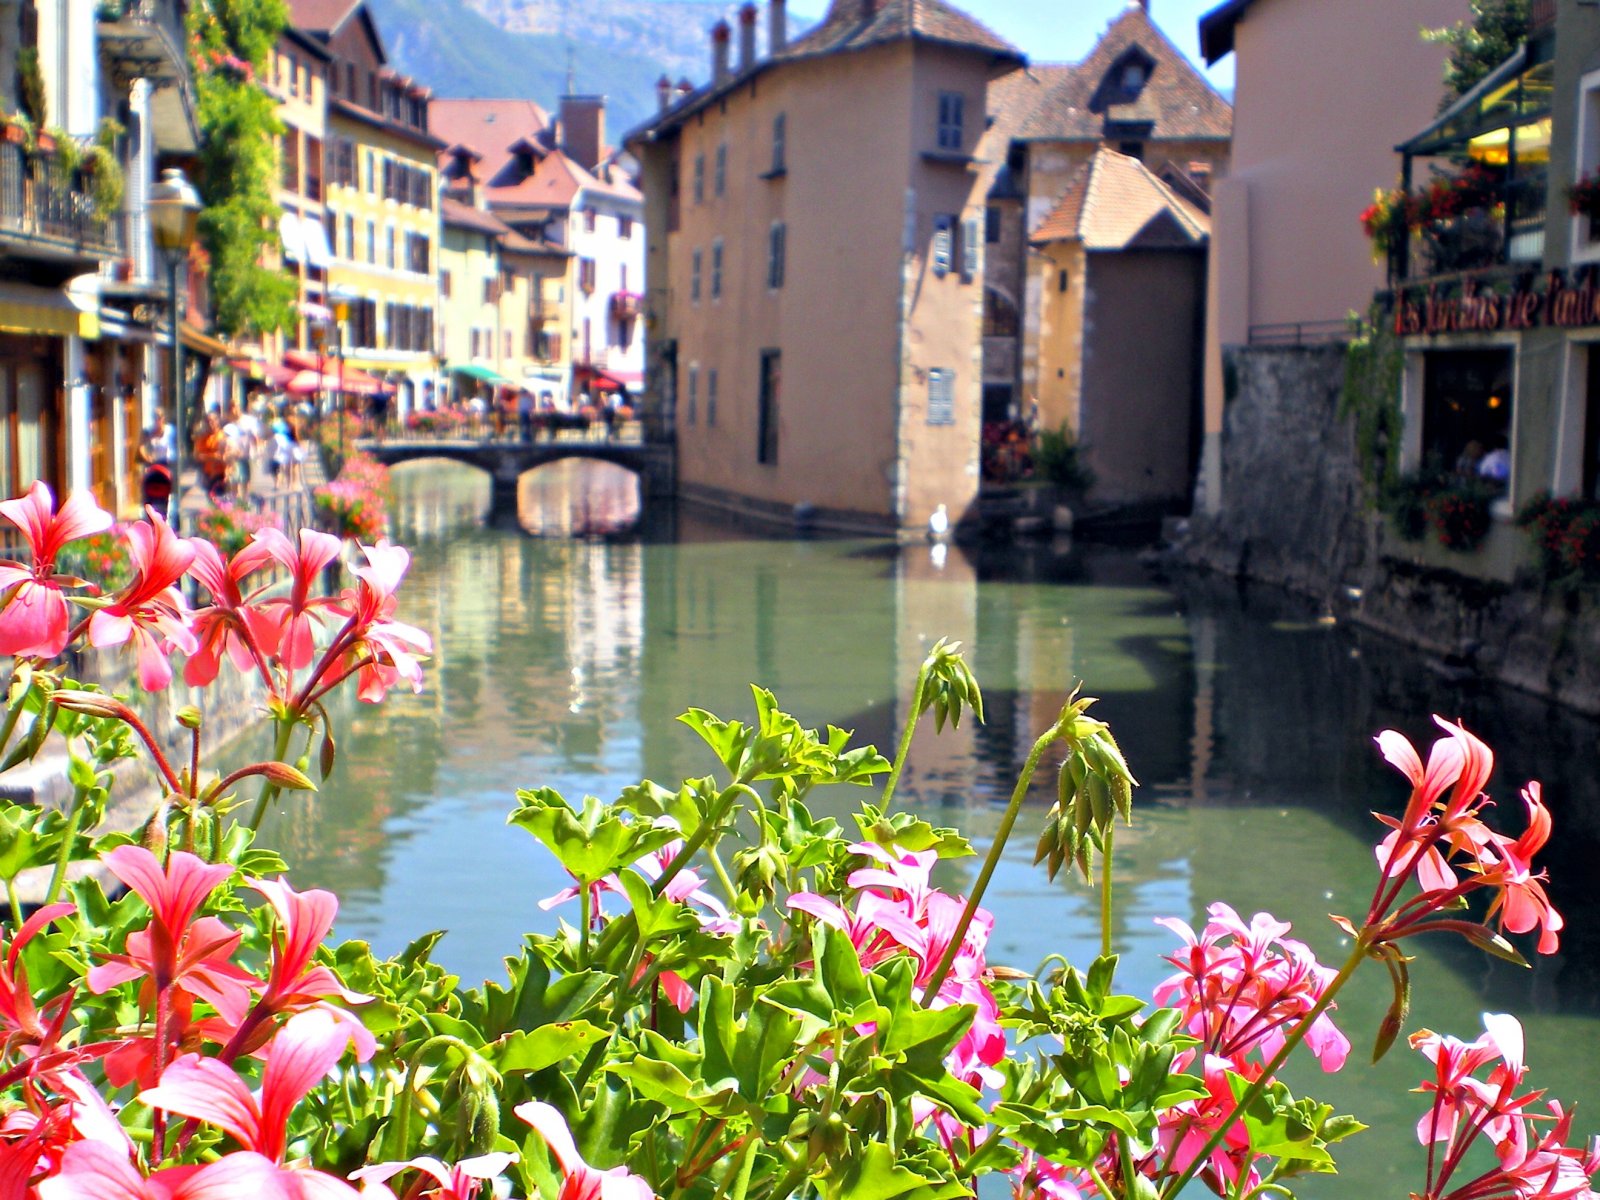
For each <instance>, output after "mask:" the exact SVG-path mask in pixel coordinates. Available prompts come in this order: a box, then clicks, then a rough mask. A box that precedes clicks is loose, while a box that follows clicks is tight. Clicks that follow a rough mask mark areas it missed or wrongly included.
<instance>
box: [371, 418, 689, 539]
mask: <svg viewBox="0 0 1600 1200" xmlns="http://www.w3.org/2000/svg"><path fill="white" fill-rule="evenodd" d="M356 447H357V449H359V450H361V451H362V452H363V453H365V454H369V455H371V456H372V457H373V458H375V459H377V460H378V461H379V462H381V463H383V464H384V465H385V466H391V467H392V466H396V465H398V464H400V463H407V462H418V461H420V460H422V459H425V458H442V459H447V460H449V461H450V462H458V463H465V464H466V465H467V466H469V467H476V468H478V470H480V471H482V472H484V473H485V474H487V475H488V476H489V514H488V519H489V521H490V522H491V523H496V522H507V523H510V522H515V521H516V519H517V481H518V480H519V479H521V478H522V476H523V475H525V474H527V473H528V472H529V471H532V470H535V469H537V468H539V467H542V466H545V465H547V464H549V463H553V462H557V461H559V460H561V459H563V458H588V459H593V460H594V461H596V462H608V463H614V464H616V465H617V466H619V467H624V468H626V469H627V470H629V471H632V472H633V473H634V474H635V475H637V476H638V477H639V499H640V501H641V503H643V502H646V501H649V500H653V499H665V498H668V497H670V496H671V495H672V494H673V490H674V488H675V486H676V483H677V457H676V454H675V452H674V451H675V447H674V446H673V444H672V443H671V442H656V441H610V440H601V439H593V438H581V439H559V438H558V439H556V440H553V441H534V442H520V441H496V440H488V441H469V440H450V439H444V438H440V439H416V440H412V439H405V440H400V441H383V442H379V441H376V440H373V439H363V440H361V441H359V442H357V443H356Z"/></svg>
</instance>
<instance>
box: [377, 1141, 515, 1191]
mask: <svg viewBox="0 0 1600 1200" xmlns="http://www.w3.org/2000/svg"><path fill="white" fill-rule="evenodd" d="M516 1160H517V1156H516V1155H515V1154H507V1153H505V1152H504V1151H501V1152H498V1153H494V1154H480V1155H478V1156H477V1157H476V1158H463V1159H462V1160H461V1161H460V1162H457V1163H445V1162H440V1161H439V1160H438V1159H437V1158H429V1157H427V1156H426V1155H424V1156H422V1157H419V1158H413V1159H411V1160H410V1161H409V1162H387V1163H374V1164H373V1165H372V1166H370V1167H362V1168H361V1169H360V1170H359V1171H355V1172H352V1173H351V1175H350V1178H351V1179H353V1180H355V1181H356V1182H357V1183H363V1182H367V1181H371V1182H372V1183H375V1184H379V1183H385V1182H387V1181H388V1180H390V1179H392V1178H394V1177H395V1176H396V1175H398V1174H400V1172H402V1171H417V1172H419V1173H421V1174H423V1175H427V1176H428V1177H430V1178H431V1179H433V1180H434V1181H435V1182H436V1183H438V1185H439V1186H438V1187H437V1188H434V1189H432V1190H429V1191H428V1192H427V1195H428V1196H429V1197H430V1200H476V1197H477V1195H478V1193H479V1191H480V1190H482V1188H483V1184H484V1181H485V1180H489V1179H495V1178H498V1177H499V1176H500V1175H502V1174H504V1173H505V1169H506V1168H507V1167H509V1166H510V1165H511V1164H512V1163H514V1162H515V1161H516ZM406 1194H407V1195H410V1194H411V1193H410V1192H407V1193H406Z"/></svg>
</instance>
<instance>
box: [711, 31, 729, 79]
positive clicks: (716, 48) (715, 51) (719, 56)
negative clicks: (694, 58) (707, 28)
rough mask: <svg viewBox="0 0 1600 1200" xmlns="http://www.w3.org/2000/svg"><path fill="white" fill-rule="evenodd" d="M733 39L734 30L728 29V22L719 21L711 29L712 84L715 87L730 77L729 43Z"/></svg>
mask: <svg viewBox="0 0 1600 1200" xmlns="http://www.w3.org/2000/svg"><path fill="white" fill-rule="evenodd" d="M732 37H733V30H731V29H729V28H728V23H727V22H726V21H718V22H717V23H716V24H715V25H713V26H712V27H711V84H712V86H713V87H715V86H717V85H719V84H721V83H722V81H723V80H725V79H727V77H728V42H729V40H730V39H731V38H732Z"/></svg>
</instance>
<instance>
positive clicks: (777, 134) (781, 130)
mask: <svg viewBox="0 0 1600 1200" xmlns="http://www.w3.org/2000/svg"><path fill="white" fill-rule="evenodd" d="M788 123H789V121H788V115H787V114H786V113H779V114H778V115H777V116H775V117H773V118H772V173H773V174H774V175H781V174H783V172H785V171H787V170H788V169H789V168H788V165H787V163H786V161H785V160H786V157H787V154H788V146H787V145H786V144H785V143H786V142H787V141H788V134H789V130H788Z"/></svg>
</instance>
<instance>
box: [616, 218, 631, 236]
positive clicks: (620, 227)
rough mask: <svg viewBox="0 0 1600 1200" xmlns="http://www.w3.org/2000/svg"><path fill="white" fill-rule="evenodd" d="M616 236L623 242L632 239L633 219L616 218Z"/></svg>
mask: <svg viewBox="0 0 1600 1200" xmlns="http://www.w3.org/2000/svg"><path fill="white" fill-rule="evenodd" d="M617 236H618V237H619V238H621V239H622V240H623V241H628V240H629V239H631V238H632V237H633V218H632V217H618V218H617Z"/></svg>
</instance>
